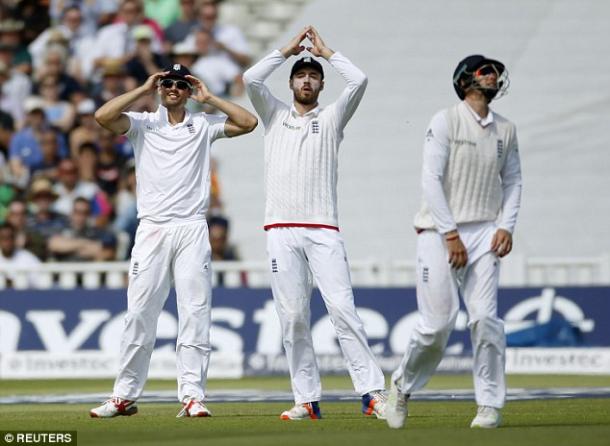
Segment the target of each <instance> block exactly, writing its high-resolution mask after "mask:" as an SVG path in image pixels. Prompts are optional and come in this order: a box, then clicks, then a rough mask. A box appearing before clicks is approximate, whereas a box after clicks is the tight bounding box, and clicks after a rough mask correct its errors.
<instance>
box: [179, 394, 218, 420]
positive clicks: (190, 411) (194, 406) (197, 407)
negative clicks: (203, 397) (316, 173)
mask: <svg viewBox="0 0 610 446" xmlns="http://www.w3.org/2000/svg"><path fill="white" fill-rule="evenodd" d="M211 416H212V412H210V409H208V408H207V407H206V406H205V404H203V401H198V400H195V399H189V400H185V401H184V402H183V403H182V410H181V411H180V412H178V415H176V418H182V417H211Z"/></svg>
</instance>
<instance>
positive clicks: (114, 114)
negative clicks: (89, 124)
mask: <svg viewBox="0 0 610 446" xmlns="http://www.w3.org/2000/svg"><path fill="white" fill-rule="evenodd" d="M166 74H167V72H163V71H161V72H158V73H154V74H152V75H150V76H149V77H148V79H147V80H146V82H144V84H142V85H141V86H139V87H138V88H136V89H134V90H131V91H128V92H127V93H124V94H122V95H120V96H117V97H116V98H112V99H110V100H109V101H108V102H106V103H105V104H104V105H102V106H101V107H100V108H98V110H97V111H96V112H95V120H96V121H97V122H98V124H99V125H101V126H102V127H104V128H106V129H108V130H110V131H111V132H113V133H116V134H118V135H122V134H123V133H125V132H127V130H129V125H130V124H129V118H128V117H127V115H124V114H123V111H124V110H125V109H126V108H127V107H129V106H130V105H131V104H133V103H134V102H135V101H137V100H138V99H140V98H141V97H142V96H146V95H148V94H152V93H153V92H154V91H156V89H157V81H158V80H159V78H161V77H162V76H164V75H166Z"/></svg>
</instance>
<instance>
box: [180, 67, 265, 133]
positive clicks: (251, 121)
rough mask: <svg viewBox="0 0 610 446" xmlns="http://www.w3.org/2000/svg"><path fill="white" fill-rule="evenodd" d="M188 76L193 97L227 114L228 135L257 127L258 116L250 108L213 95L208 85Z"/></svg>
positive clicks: (247, 131) (248, 131)
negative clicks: (191, 85) (247, 108)
mask: <svg viewBox="0 0 610 446" xmlns="http://www.w3.org/2000/svg"><path fill="white" fill-rule="evenodd" d="M186 78H187V79H188V80H189V81H190V82H191V83H192V84H193V93H192V94H191V99H193V100H195V101H197V102H199V103H201V104H210V105H211V106H212V107H214V108H217V109H218V110H220V111H221V112H223V113H224V114H226V115H227V120H226V122H225V128H224V132H225V135H226V136H228V137H231V136H239V135H243V134H244V133H250V132H251V131H252V130H254V129H255V128H256V126H257V124H258V120H257V119H256V116H254V115H253V114H252V113H250V112H249V111H248V110H246V109H245V108H243V107H240V106H239V105H237V104H235V103H233V102H230V101H227V100H225V99H221V98H219V97H218V96H215V95H213V94H212V93H210V90H208V87H207V86H206V85H205V84H204V83H203V82H202V81H201V80H199V79H197V78H196V77H195V76H186Z"/></svg>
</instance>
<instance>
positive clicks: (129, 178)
mask: <svg viewBox="0 0 610 446" xmlns="http://www.w3.org/2000/svg"><path fill="white" fill-rule="evenodd" d="M115 203H116V206H115V212H116V218H115V220H114V230H115V231H116V232H119V231H123V232H126V233H127V234H129V237H130V240H131V245H132V246H133V242H134V240H135V236H136V229H137V228H138V217H137V214H138V211H137V208H136V170H135V161H134V160H133V159H131V160H129V161H128V162H127V164H126V166H125V169H124V170H123V174H122V176H121V182H120V185H119V192H118V193H117V196H116V201H115ZM130 250H131V249H130ZM128 252H129V251H128Z"/></svg>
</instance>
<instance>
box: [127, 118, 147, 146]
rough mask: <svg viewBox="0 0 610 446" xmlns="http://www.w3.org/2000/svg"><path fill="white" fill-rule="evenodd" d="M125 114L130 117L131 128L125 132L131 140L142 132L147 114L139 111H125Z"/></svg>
mask: <svg viewBox="0 0 610 446" xmlns="http://www.w3.org/2000/svg"><path fill="white" fill-rule="evenodd" d="M123 114H124V115H125V116H127V117H128V118H129V130H127V131H126V132H125V136H127V138H129V139H130V140H131V139H133V138H135V137H137V136H138V133H140V130H141V129H142V122H143V121H144V119H145V116H144V113H137V112H123Z"/></svg>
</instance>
